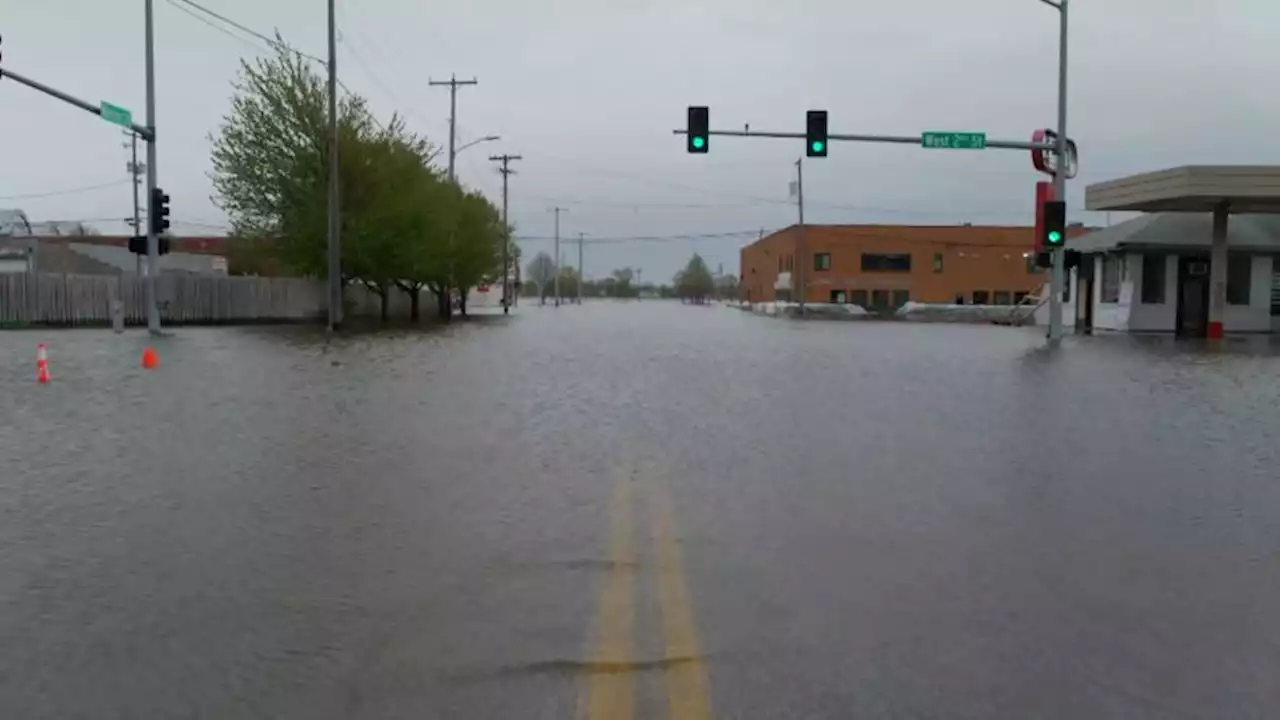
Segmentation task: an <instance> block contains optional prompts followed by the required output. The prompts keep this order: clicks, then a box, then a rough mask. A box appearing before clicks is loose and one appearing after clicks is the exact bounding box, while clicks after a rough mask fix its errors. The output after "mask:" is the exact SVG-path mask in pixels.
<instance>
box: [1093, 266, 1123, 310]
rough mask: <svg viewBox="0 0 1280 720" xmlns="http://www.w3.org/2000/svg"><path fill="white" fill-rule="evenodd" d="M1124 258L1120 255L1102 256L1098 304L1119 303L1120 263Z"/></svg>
mask: <svg viewBox="0 0 1280 720" xmlns="http://www.w3.org/2000/svg"><path fill="white" fill-rule="evenodd" d="M1122 262H1124V258H1123V257H1122V256H1120V255H1113V254H1107V255H1103V256H1102V292H1101V297H1099V299H1098V302H1104V303H1118V302H1120V263H1122Z"/></svg>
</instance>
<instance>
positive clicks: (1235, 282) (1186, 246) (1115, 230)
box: [1067, 165, 1280, 339]
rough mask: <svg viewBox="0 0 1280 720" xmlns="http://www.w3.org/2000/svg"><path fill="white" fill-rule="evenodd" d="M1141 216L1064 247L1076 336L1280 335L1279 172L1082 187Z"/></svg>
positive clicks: (1103, 206) (1096, 203) (1177, 173)
mask: <svg viewBox="0 0 1280 720" xmlns="http://www.w3.org/2000/svg"><path fill="white" fill-rule="evenodd" d="M1085 208H1086V209H1088V210H1094V211H1099V210H1101V211H1117V212H1143V213H1148V214H1147V215H1144V216H1142V217H1138V218H1135V219H1133V220H1130V221H1128V222H1124V223H1120V224H1119V225H1116V226H1114V227H1109V228H1106V229H1104V230H1100V231H1097V232H1094V233H1090V234H1088V235H1085V236H1083V237H1079V238H1074V239H1072V240H1070V241H1068V243H1067V247H1068V248H1069V249H1075V250H1078V251H1079V252H1080V253H1081V255H1082V257H1081V260H1080V263H1079V266H1078V267H1077V268H1075V269H1074V270H1073V272H1072V273H1071V276H1072V283H1071V285H1070V286H1069V287H1070V289H1071V296H1072V298H1074V303H1073V304H1074V307H1075V312H1074V313H1067V314H1068V316H1070V317H1072V319H1073V320H1074V321H1075V325H1076V327H1077V328H1084V329H1086V330H1089V331H1092V330H1119V331H1129V332H1167V333H1175V334H1177V335H1180V336H1185V337H1207V338H1210V339H1215V338H1221V337H1222V336H1223V335H1224V334H1225V333H1270V332H1277V331H1280V323H1278V322H1277V320H1276V319H1277V317H1280V288H1278V287H1277V286H1278V284H1280V278H1278V275H1280V273H1277V270H1278V269H1280V267H1278V266H1277V262H1276V261H1277V258H1278V257H1280V166H1275V165H1187V166H1182V167H1175V168H1169V169H1166V170H1157V171H1154V172H1148V173H1141V174H1138V175H1131V176H1128V177H1123V178H1117V179H1115V180H1109V181H1107V182H1102V183H1095V184H1093V185H1090V186H1088V187H1087V188H1085Z"/></svg>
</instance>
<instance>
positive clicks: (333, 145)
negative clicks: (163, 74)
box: [148, 0, 342, 332]
mask: <svg viewBox="0 0 1280 720" xmlns="http://www.w3.org/2000/svg"><path fill="white" fill-rule="evenodd" d="M148 1H150V0H148ZM328 135H329V332H333V331H335V330H337V329H338V325H340V324H341V323H342V246H341V244H340V243H341V242H342V214H341V213H342V207H341V205H340V203H341V202H342V199H341V195H340V192H341V190H340V188H339V187H338V29H337V17H336V13H335V8H334V0H329V133H328Z"/></svg>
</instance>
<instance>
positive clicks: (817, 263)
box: [813, 253, 831, 270]
mask: <svg viewBox="0 0 1280 720" xmlns="http://www.w3.org/2000/svg"><path fill="white" fill-rule="evenodd" d="M813 269H814V270H830V269H831V253H814V255H813Z"/></svg>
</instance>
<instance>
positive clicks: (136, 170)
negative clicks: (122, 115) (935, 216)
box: [125, 130, 142, 277]
mask: <svg viewBox="0 0 1280 720" xmlns="http://www.w3.org/2000/svg"><path fill="white" fill-rule="evenodd" d="M125 133H126V134H127V135H128V136H129V139H130V140H129V142H128V143H126V144H125V147H128V148H132V153H133V159H132V160H131V161H130V162H129V181H130V184H131V185H133V234H134V236H135V237H137V236H140V235H141V234H142V209H141V205H140V202H141V201H140V199H139V197H138V191H139V187H138V186H139V185H141V184H142V167H141V166H139V165H138V133H136V132H134V131H132V130H126V131H125ZM133 261H134V270H133V272H134V274H135V275H138V276H139V277H141V275H142V256H141V255H134V256H133Z"/></svg>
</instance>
